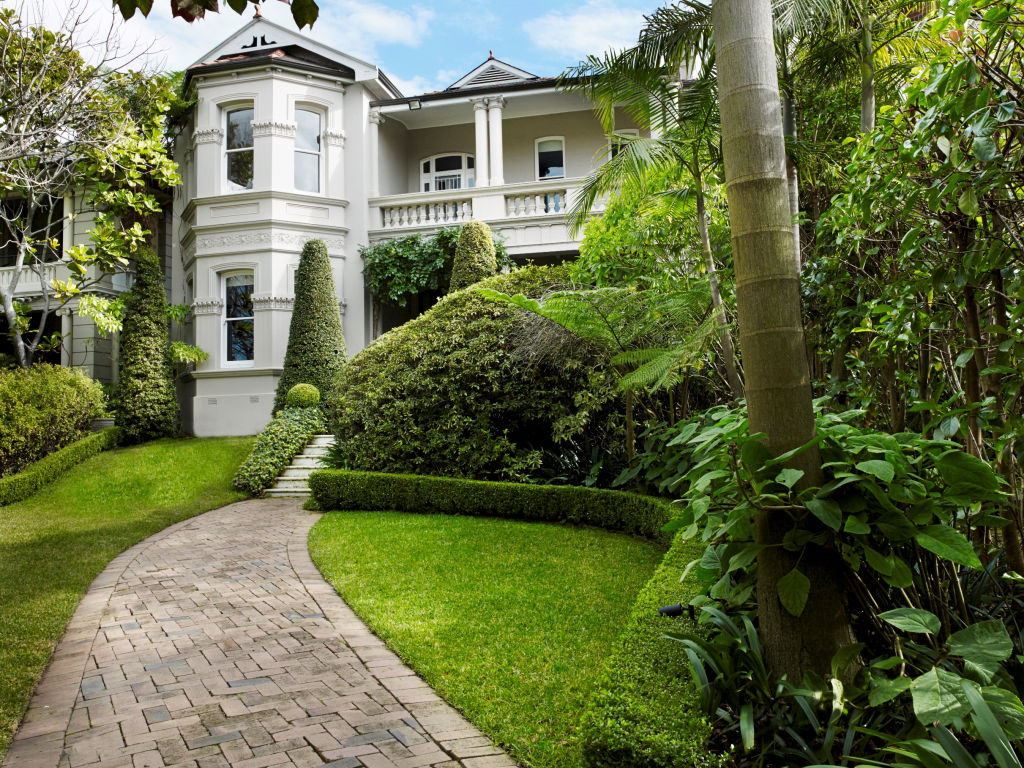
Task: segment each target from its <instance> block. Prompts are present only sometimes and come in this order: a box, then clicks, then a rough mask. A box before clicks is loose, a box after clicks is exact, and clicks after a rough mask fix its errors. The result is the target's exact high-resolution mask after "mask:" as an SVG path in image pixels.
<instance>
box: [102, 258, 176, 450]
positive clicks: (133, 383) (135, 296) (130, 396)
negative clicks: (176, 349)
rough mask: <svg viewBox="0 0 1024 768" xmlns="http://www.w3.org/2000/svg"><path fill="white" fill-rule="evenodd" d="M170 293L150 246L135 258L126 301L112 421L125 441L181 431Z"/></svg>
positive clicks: (163, 435) (151, 437)
mask: <svg viewBox="0 0 1024 768" xmlns="http://www.w3.org/2000/svg"><path fill="white" fill-rule="evenodd" d="M167 323H168V315H167V295H166V294H165V293H164V276H163V270H162V269H161V268H160V262H159V260H158V259H157V256H156V254H155V253H154V252H153V250H152V249H151V248H139V250H138V251H137V252H136V254H135V283H134V285H133V286H132V289H131V291H130V292H129V293H128V297H127V299H126V301H125V314H124V324H123V325H122V328H121V353H120V364H119V366H118V370H119V377H118V384H117V392H116V393H115V395H114V398H113V411H114V423H115V424H117V426H118V427H120V429H121V439H122V440H123V441H124V442H125V443H140V442H143V441H144V440H153V439H155V438H158V437H166V436H168V435H173V434H174V433H175V432H176V431H177V429H178V397H177V393H176V392H175V389H174V368H173V365H172V363H171V356H170V352H169V346H168V344H169V342H168V335H167Z"/></svg>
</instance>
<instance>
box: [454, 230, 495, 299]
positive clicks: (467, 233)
mask: <svg viewBox="0 0 1024 768" xmlns="http://www.w3.org/2000/svg"><path fill="white" fill-rule="evenodd" d="M497 271H498V261H497V259H496V258H495V256H494V238H493V237H492V236H491V228H490V227H489V226H487V225H486V224H485V223H484V222H482V221H477V220H475V219H474V220H473V221H468V222H466V223H465V224H463V225H462V231H461V232H459V244H458V247H456V249H455V262H454V263H453V264H452V281H451V290H453V291H458V290H460V289H462V288H466V287H468V286H470V285H473V284H474V283H479V282H480V281H481V280H484V279H486V278H488V277H490V276H491V275H493V274H494V273H496V272H497Z"/></svg>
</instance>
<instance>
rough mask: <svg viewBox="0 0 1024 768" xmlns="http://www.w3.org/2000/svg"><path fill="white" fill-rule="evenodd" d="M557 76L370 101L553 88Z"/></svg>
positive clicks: (377, 103)
mask: <svg viewBox="0 0 1024 768" xmlns="http://www.w3.org/2000/svg"><path fill="white" fill-rule="evenodd" d="M557 83H558V78H557V77H535V78H533V79H531V80H520V81H517V82H514V83H495V84H494V85H489V86H486V87H485V86H470V87H466V88H448V89H446V90H444V91H431V92H430V93H423V94H420V95H418V96H403V97H402V98H400V99H378V100H376V101H371V102H370V106H372V107H387V106H390V105H392V104H408V103H409V102H410V101H439V100H441V99H454V98H460V97H465V96H466V95H469V94H484V93H506V92H508V91H528V90H530V89H532V88H554V87H555V85H556V84H557Z"/></svg>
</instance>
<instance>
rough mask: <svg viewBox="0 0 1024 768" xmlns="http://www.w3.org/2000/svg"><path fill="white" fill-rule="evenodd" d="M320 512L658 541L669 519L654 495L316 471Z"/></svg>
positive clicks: (669, 511) (314, 486)
mask: <svg viewBox="0 0 1024 768" xmlns="http://www.w3.org/2000/svg"><path fill="white" fill-rule="evenodd" d="M309 487H310V489H311V490H312V492H313V498H314V499H315V500H316V503H317V505H318V506H319V507H320V509H323V510H332V509H338V510H344V509H363V510H396V511H399V512H416V513H420V514H435V513H436V514H442V515H476V516H480V517H511V518H516V519H520V520H543V521H547V522H556V523H576V524H578V525H593V526H597V527H599V528H607V529H609V530H613V531H625V532H626V533H633V534H637V535H639V536H646V537H647V538H651V539H663V538H664V536H665V534H663V533H662V528H663V527H664V526H665V524H666V523H668V521H669V519H670V517H671V516H672V507H671V506H670V505H669V503H668V502H666V501H664V500H662V499H659V498H656V497H654V496H641V495H639V494H635V493H625V492H623V491H607V490H602V489H598V488H583V487H581V486H576V485H531V484H529V483H496V482H485V481H480V480H464V479H461V478H454V477H429V476H426V475H391V474H385V473H382V472H350V471H347V470H343V469H321V470H317V471H316V472H314V473H313V474H312V475H311V476H310V478H309Z"/></svg>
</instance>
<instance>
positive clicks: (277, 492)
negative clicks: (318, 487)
mask: <svg viewBox="0 0 1024 768" xmlns="http://www.w3.org/2000/svg"><path fill="white" fill-rule="evenodd" d="M263 494H264V495H265V496H286V497H289V498H296V499H308V498H309V497H310V496H312V494H311V493H310V492H309V488H308V487H306V488H298V489H296V488H267V490H265V491H264V492H263Z"/></svg>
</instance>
